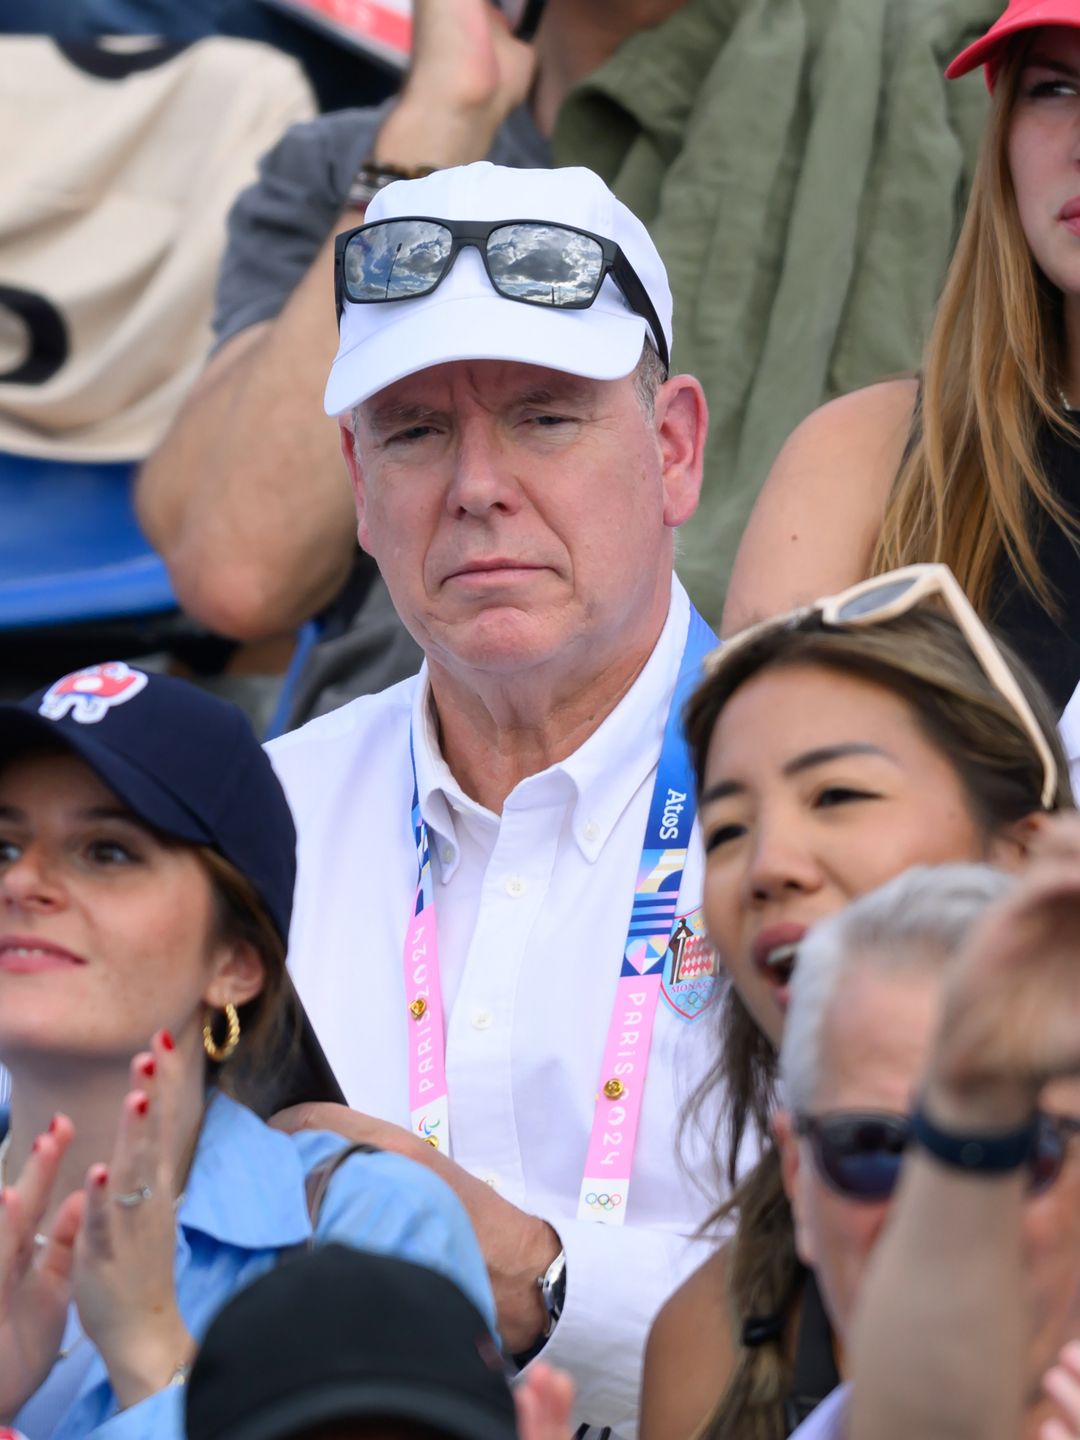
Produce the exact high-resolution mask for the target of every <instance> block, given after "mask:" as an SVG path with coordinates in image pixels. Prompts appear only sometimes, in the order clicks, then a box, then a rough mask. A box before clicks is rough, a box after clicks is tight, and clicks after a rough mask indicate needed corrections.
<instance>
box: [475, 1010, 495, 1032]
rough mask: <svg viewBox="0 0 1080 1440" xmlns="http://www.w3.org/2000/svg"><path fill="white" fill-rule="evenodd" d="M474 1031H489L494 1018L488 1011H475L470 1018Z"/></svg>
mask: <svg viewBox="0 0 1080 1440" xmlns="http://www.w3.org/2000/svg"><path fill="white" fill-rule="evenodd" d="M472 1023H473V1029H474V1030H490V1029H491V1027H492V1025H493V1024H494V1023H495V1016H494V1015H493V1014H492V1013H491V1011H490V1010H477V1011H476V1012H475V1013H474V1015H473V1017H472Z"/></svg>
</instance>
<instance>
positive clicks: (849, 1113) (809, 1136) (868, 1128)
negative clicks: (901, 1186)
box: [795, 1110, 1080, 1202]
mask: <svg viewBox="0 0 1080 1440" xmlns="http://www.w3.org/2000/svg"><path fill="white" fill-rule="evenodd" d="M795 1132H796V1134H798V1135H802V1136H803V1137H804V1138H805V1139H806V1140H808V1141H809V1143H810V1150H811V1153H812V1155H813V1157H814V1164H815V1166H816V1167H817V1171H818V1174H819V1175H820V1176H821V1178H822V1180H824V1181H825V1183H826V1184H827V1185H828V1186H829V1187H830V1188H831V1189H833V1190H835V1191H836V1192H837V1193H838V1194H840V1195H843V1196H845V1197H846V1198H847V1199H849V1200H865V1201H867V1202H873V1201H880V1200H888V1199H889V1198H890V1197H891V1195H892V1193H893V1191H894V1190H895V1189H896V1183H897V1181H898V1180H899V1178H900V1166H901V1164H902V1163H903V1158H904V1151H905V1150H906V1149H907V1147H908V1145H910V1143H911V1136H912V1126H911V1118H910V1116H907V1115H898V1114H895V1113H893V1112H892V1111H888V1110H866V1111H860V1110H837V1111H833V1112H832V1113H830V1114H828V1115H796V1117H795ZM1074 1135H1080V1119H1074V1118H1073V1116H1071V1115H1051V1114H1049V1113H1047V1112H1045V1111H1040V1112H1039V1114H1038V1116H1037V1130H1036V1137H1035V1143H1034V1145H1033V1147H1032V1151H1031V1155H1030V1157H1029V1159H1028V1162H1027V1166H1028V1194H1029V1195H1040V1194H1042V1192H1043V1191H1044V1190H1048V1189H1049V1188H1050V1186H1051V1185H1053V1183H1054V1181H1055V1180H1056V1179H1057V1178H1058V1176H1059V1175H1060V1174H1061V1167H1062V1166H1063V1165H1064V1163H1065V1152H1066V1149H1067V1148H1068V1143H1069V1140H1070V1139H1071V1138H1072V1137H1073V1136H1074Z"/></svg>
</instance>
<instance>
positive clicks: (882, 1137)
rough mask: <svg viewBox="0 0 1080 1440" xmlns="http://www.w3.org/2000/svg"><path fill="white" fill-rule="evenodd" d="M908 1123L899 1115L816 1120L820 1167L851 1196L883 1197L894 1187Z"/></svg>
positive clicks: (859, 1198)
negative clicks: (892, 1116)
mask: <svg viewBox="0 0 1080 1440" xmlns="http://www.w3.org/2000/svg"><path fill="white" fill-rule="evenodd" d="M910 1134H911V1127H910V1125H909V1123H908V1122H907V1120H905V1119H902V1118H901V1117H899V1116H898V1117H896V1118H895V1119H894V1118H891V1117H887V1116H856V1115H852V1116H840V1115H837V1116H831V1117H828V1118H827V1119H825V1120H822V1121H820V1122H819V1123H818V1129H817V1140H818V1153H819V1157H820V1163H821V1168H822V1170H823V1171H824V1173H825V1175H826V1176H827V1178H828V1179H829V1180H831V1181H832V1183H833V1185H834V1186H835V1187H836V1188H837V1189H838V1190H840V1191H842V1192H843V1193H844V1194H845V1195H849V1196H850V1197H851V1198H852V1199H855V1200H884V1199H886V1198H887V1197H888V1196H889V1195H891V1194H892V1192H893V1190H894V1189H895V1188H896V1181H897V1178H898V1176H899V1174H900V1162H901V1160H902V1158H903V1153H904V1147H905V1146H906V1145H907V1143H908V1139H909V1137H910Z"/></svg>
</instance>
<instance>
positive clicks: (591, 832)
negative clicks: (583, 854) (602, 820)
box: [585, 820, 600, 840]
mask: <svg viewBox="0 0 1080 1440" xmlns="http://www.w3.org/2000/svg"><path fill="white" fill-rule="evenodd" d="M585 839H586V840H599V839H600V826H599V825H598V824H597V823H596V821H595V820H590V821H589V823H588V824H587V825H586V826H585Z"/></svg>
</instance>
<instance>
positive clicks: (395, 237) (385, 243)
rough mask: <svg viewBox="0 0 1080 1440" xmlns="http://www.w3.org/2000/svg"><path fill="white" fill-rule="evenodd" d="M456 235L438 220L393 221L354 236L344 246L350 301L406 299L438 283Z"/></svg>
mask: <svg viewBox="0 0 1080 1440" xmlns="http://www.w3.org/2000/svg"><path fill="white" fill-rule="evenodd" d="M451 241H452V237H451V234H450V231H449V230H448V229H447V228H446V226H445V225H439V224H437V223H436V222H435V221H433V220H393V221H389V222H388V223H386V224H385V225H372V226H371V227H370V228H369V229H367V230H361V231H360V233H359V234H358V235H354V236H353V238H352V239H351V240H350V241H349V243H348V245H346V247H345V260H344V266H345V292H346V294H347V295H348V297H349V299H350V300H353V301H360V302H363V301H365V300H407V299H410V298H412V297H415V296H417V295H423V294H425V293H426V292H427V291H428V290H431V289H432V288H433V287H434V286H435V285H436V284H437V283H438V281H439V279H440V277H441V275H442V274H443V271H444V270H445V269H446V263H447V260H448V259H449V257H450V245H451Z"/></svg>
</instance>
